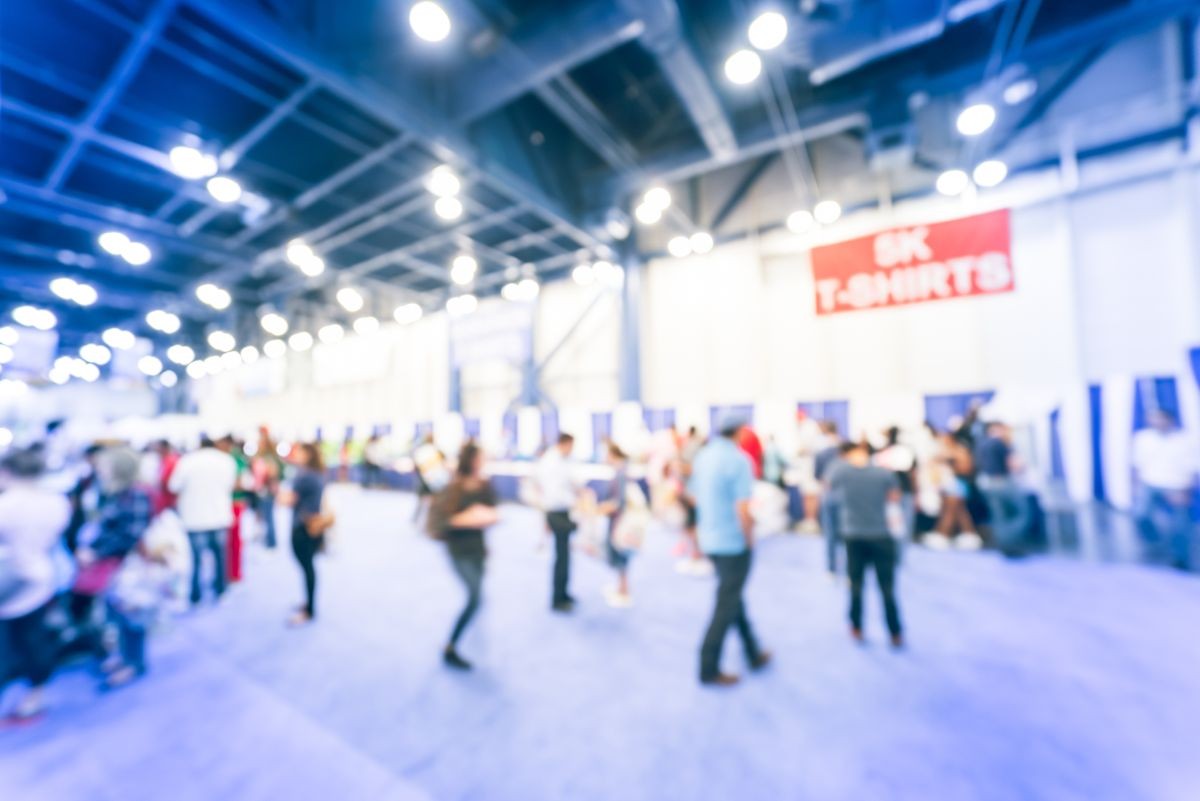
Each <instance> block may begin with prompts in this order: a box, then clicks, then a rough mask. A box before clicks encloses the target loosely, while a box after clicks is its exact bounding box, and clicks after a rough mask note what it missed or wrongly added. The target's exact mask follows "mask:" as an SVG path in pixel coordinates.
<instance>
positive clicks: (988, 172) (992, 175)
mask: <svg viewBox="0 0 1200 801" xmlns="http://www.w3.org/2000/svg"><path fill="white" fill-rule="evenodd" d="M971 175H972V177H973V178H974V179H975V183H976V185H978V186H981V187H983V188H984V189H990V188H991V187H993V186H996V185H998V184H999V183H1000V182H1002V181H1003V180H1004V179H1005V178H1007V177H1008V165H1007V164H1005V163H1004V162H1003V161H1000V160H999V159H988V160H987V161H981V162H979V163H978V164H976V165H975V170H974V171H973V172H972V173H971Z"/></svg>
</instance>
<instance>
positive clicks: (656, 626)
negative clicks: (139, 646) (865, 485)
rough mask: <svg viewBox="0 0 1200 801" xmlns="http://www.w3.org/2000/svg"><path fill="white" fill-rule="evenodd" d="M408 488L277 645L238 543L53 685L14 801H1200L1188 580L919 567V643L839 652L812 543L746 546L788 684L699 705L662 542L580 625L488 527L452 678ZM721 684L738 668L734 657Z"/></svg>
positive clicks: (834, 615) (367, 509)
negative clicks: (469, 620)
mask: <svg viewBox="0 0 1200 801" xmlns="http://www.w3.org/2000/svg"><path fill="white" fill-rule="evenodd" d="M411 503H412V501H411V499H410V498H409V497H408V496H402V495H393V494H386V493H366V494H363V493H360V492H358V491H357V490H343V491H341V492H340V493H339V495H338V497H337V505H338V508H339V517H340V520H341V532H340V536H339V539H338V541H337V543H336V545H335V547H334V548H333V549H332V552H331V553H330V554H328V555H327V556H326V557H324V558H323V560H322V561H321V564H320V566H319V567H320V572H321V586H320V607H321V608H320V621H319V623H317V624H316V625H314V626H312V627H310V628H307V629H304V630H288V629H285V628H284V626H283V625H282V622H283V620H284V618H285V616H286V615H287V612H288V610H289V609H290V608H291V607H292V606H293V605H294V604H295V603H296V601H297V600H298V593H299V578H298V574H297V571H296V569H295V567H294V565H293V563H292V561H291V558H290V554H288V553H287V552H286V551H285V550H280V551H277V552H267V551H264V550H262V549H260V548H252V549H251V551H250V554H249V561H248V564H247V577H246V581H245V582H244V584H243V585H241V586H240V587H238V588H237V589H236V590H235V591H233V592H232V593H231V595H230V596H229V597H228V598H227V600H226V601H225V602H224V603H223V604H222V605H221V606H220V607H218V608H205V609H202V610H200V611H197V612H194V613H192V614H189V615H187V616H185V617H184V618H182V619H180V620H179V621H178V622H177V623H176V624H175V625H174V626H173V627H172V628H171V629H170V630H168V631H165V632H162V633H161V634H160V635H159V636H157V637H156V638H155V639H154V640H153V641H152V644H151V648H152V660H153V663H152V668H151V672H150V674H149V675H148V676H146V677H145V678H144V679H143V680H142V681H141V682H139V683H137V684H135V685H134V686H131V687H129V688H126V689H124V690H122V691H119V692H114V693H109V694H98V693H96V691H95V689H94V684H93V681H92V679H91V678H90V677H89V676H87V675H86V674H85V673H84V672H83V671H71V672H67V673H65V674H63V675H61V676H60V677H59V678H58V679H56V681H55V683H54V685H53V687H52V692H51V699H50V700H51V702H52V704H53V708H52V711H51V712H50V714H49V715H48V716H47V717H46V718H45V719H44V720H43V721H41V722H40V723H39V724H37V725H34V726H30V727H25V728H19V729H9V730H6V731H0V799H6V800H7V799H19V800H20V801H51V800H53V801H109V799H112V801H143V799H144V800H145V801H160V800H161V799H172V800H173V801H192V800H193V799H195V800H196V801H199V800H200V799H204V800H205V801H210V800H212V799H239V800H241V799H246V800H247V801H250V800H251V799H253V800H255V801H257V799H263V800H264V801H266V799H270V800H271V801H277V800H278V799H288V801H308V799H312V800H313V801H317V800H318V799H320V801H325V800H326V799H335V798H336V799H348V800H353V801H358V800H359V799H363V800H364V801H365V800H367V799H371V800H372V801H374V800H376V799H379V800H381V801H399V800H400V799H438V800H439V801H452V800H457V799H489V800H491V799H513V801H540V800H541V799H546V800H547V801H559V800H560V799H572V801H600V800H601V799H604V800H607V799H614V800H617V799H619V800H620V801H640V800H641V799H645V800H646V801H663V799H699V800H704V799H721V800H722V801H724V800H725V799H735V798H736V799H768V798H773V799H774V798H777V799H789V800H792V799H796V800H799V801H803V800H804V799H814V800H815V801H842V800H843V799H844V800H845V801H851V799H853V801H861V800H862V799H880V800H881V801H901V800H903V799H914V801H915V800H916V799H920V800H921V801H928V799H951V800H952V801H1031V800H1036V801H1058V800H1059V799H1063V800H1064V801H1065V800H1067V799H1072V800H1073V799H1080V801H1082V800H1083V799H1087V801H1135V800H1136V801H1195V799H1196V798H1197V797H1200V796H1198V793H1200V789H1198V788H1200V761H1198V760H1197V759H1196V746H1197V744H1198V743H1200V740H1198V739H1197V731H1198V730H1200V729H1198V728H1197V727H1198V723H1197V721H1200V639H1198V638H1196V637H1194V636H1193V630H1194V627H1195V622H1196V621H1197V620H1200V579H1197V577H1195V576H1184V575H1179V574H1175V573H1172V572H1170V571H1166V570H1160V569H1153V568H1148V567H1139V566H1135V565H1115V564H1097V563H1093V562H1087V561H1081V560H1068V559H1063V558H1041V559H1031V560H1027V561H1024V562H1020V563H1006V562H1003V561H1001V560H1000V559H998V558H997V557H995V556H994V555H991V554H967V553H955V552H950V553H931V552H926V551H923V550H919V549H916V550H912V551H911V552H910V553H909V554H908V558H907V560H906V564H905V567H904V571H903V573H902V576H901V585H900V586H901V593H902V603H903V612H904V615H905V618H906V623H907V627H908V632H909V638H910V648H909V649H908V650H907V651H906V652H903V653H899V654H896V653H892V652H891V651H890V650H889V649H887V648H885V647H884V646H883V645H882V642H883V633H882V627H881V622H880V610H879V608H878V603H877V599H875V598H874V597H872V598H871V599H870V602H869V611H870V614H871V617H870V620H869V624H868V629H869V631H868V634H869V636H870V638H871V640H872V643H871V644H870V645H869V646H867V647H865V648H860V647H856V646H854V645H853V644H851V643H850V642H849V640H848V638H847V636H846V629H845V623H844V605H845V598H844V592H845V589H844V587H842V586H840V585H836V584H834V583H832V582H831V581H830V580H829V579H828V578H827V577H826V576H825V575H824V573H823V572H822V570H821V568H820V565H821V551H820V546H819V543H818V542H817V541H816V540H815V539H813V538H805V537H795V536H788V537H777V538H773V539H770V540H768V541H766V542H764V543H762V545H761V547H760V548H759V551H758V553H757V554H756V560H757V562H756V565H755V573H754V575H753V577H752V579H751V586H750V589H749V593H748V599H749V607H750V611H751V615H752V617H753V619H754V621H755V624H756V626H757V628H758V630H759V633H760V635H761V637H762V639H763V640H764V641H765V642H766V643H767V644H768V645H769V646H770V647H772V648H773V649H774V651H775V653H776V656H777V660H778V661H777V664H776V665H775V667H773V668H772V669H771V670H769V671H768V672H766V673H764V674H761V675H755V676H752V677H749V678H748V679H747V680H746V682H745V683H744V684H743V685H742V686H741V687H738V688H736V689H733V690H726V691H714V690H707V689H702V688H700V687H698V686H697V684H696V682H695V680H694V676H695V672H696V653H695V652H696V645H697V643H698V640H699V637H700V634H701V631H702V628H703V625H704V622H705V617H706V615H707V614H708V612H709V605H710V603H711V592H712V583H711V580H708V579H697V578H691V577H684V576H680V575H678V574H676V573H675V572H674V570H673V569H672V560H671V556H670V553H669V548H670V544H671V543H670V538H669V537H667V536H665V535H664V536H662V537H659V538H657V539H652V540H651V541H650V543H649V544H648V546H647V548H646V550H645V552H644V553H642V554H640V555H639V556H638V558H637V560H636V562H635V563H634V566H633V573H632V579H633V584H634V592H635V595H636V605H635V606H634V607H633V608H632V609H628V610H614V609H610V608H608V607H607V606H605V604H604V603H603V601H602V595H601V591H602V588H603V586H604V585H605V584H606V583H607V582H608V581H609V579H610V577H609V575H608V571H607V569H606V568H605V567H604V565H603V564H601V563H600V562H598V561H595V560H593V559H590V558H586V557H581V558H579V559H578V560H577V569H576V571H575V576H574V591H575V593H576V594H577V595H578V596H579V597H580V600H581V602H582V604H581V608H580V610H579V611H578V613H577V614H575V615H574V616H572V617H562V616H555V615H551V614H550V613H549V611H548V610H547V601H548V597H547V595H548V578H549V558H548V554H547V553H545V552H544V551H543V550H540V549H539V548H538V543H539V536H540V535H539V523H538V520H537V518H536V516H533V515H532V514H531V513H530V512H528V511H525V510H521V509H516V508H514V509H511V510H510V511H509V512H508V513H507V514H508V519H507V521H506V522H505V524H503V525H502V526H500V527H499V528H498V529H497V530H495V531H493V532H492V533H491V534H490V543H491V552H492V553H491V559H490V563H489V572H488V576H487V581H486V587H485V593H486V599H487V600H486V605H485V608H484V610H483V612H482V614H481V617H480V619H479V622H478V625H477V626H476V627H475V628H474V629H473V630H472V631H471V632H470V633H469V634H468V636H467V638H466V640H465V642H464V644H463V651H464V652H465V653H466V654H468V655H469V656H470V657H472V658H474V659H476V660H477V664H478V669H477V670H476V671H475V672H474V673H472V674H469V675H459V674H453V673H449V672H447V671H446V670H445V669H443V668H442V666H441V665H440V664H439V662H438V659H437V656H438V650H439V647H440V645H441V643H442V641H443V638H444V637H445V634H446V632H447V630H448V628H449V625H450V622H451V620H452V619H453V617H454V614H455V613H456V611H457V607H458V605H459V604H460V602H461V591H460V589H459V586H458V584H457V583H456V580H455V578H454V576H453V575H452V573H451V571H450V569H449V566H448V564H447V562H446V558H445V554H444V553H443V551H442V548H441V546H439V545H438V544H437V543H435V542H432V541H430V540H428V539H426V538H424V537H422V536H421V535H419V534H417V533H416V531H415V529H414V528H413V527H412V525H411V524H410V523H409V522H408V521H409V516H410V513H411V508H412V507H411ZM726 660H727V667H729V668H730V669H733V670H737V671H739V672H740V671H741V669H742V665H741V663H740V655H739V653H738V649H737V648H736V647H735V646H734V645H733V644H732V643H730V644H729V645H728V646H727V648H726Z"/></svg>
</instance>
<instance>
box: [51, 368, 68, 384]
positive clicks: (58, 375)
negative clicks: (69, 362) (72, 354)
mask: <svg viewBox="0 0 1200 801" xmlns="http://www.w3.org/2000/svg"><path fill="white" fill-rule="evenodd" d="M46 377H47V378H49V379H50V380H51V381H53V382H54V383H55V384H60V385H61V384H65V383H67V382H68V381H70V380H71V374H70V373H68V372H67V371H66V370H59V369H58V368H57V367H56V368H54V369H53V370H51V371H50V372H49V373H47V374H46Z"/></svg>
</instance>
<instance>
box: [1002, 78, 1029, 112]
mask: <svg viewBox="0 0 1200 801" xmlns="http://www.w3.org/2000/svg"><path fill="white" fill-rule="evenodd" d="M1036 93H1037V81H1035V80H1034V79H1033V78H1022V79H1021V80H1019V81H1013V82H1012V83H1010V84H1009V85H1008V86H1007V87H1005V89H1004V102H1005V103H1007V104H1008V105H1010V106H1016V105H1020V104H1021V103H1024V102H1025V101H1026V100H1028V99H1029V98H1031V97H1033V96H1034V95H1035V94H1036Z"/></svg>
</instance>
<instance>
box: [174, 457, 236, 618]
mask: <svg viewBox="0 0 1200 801" xmlns="http://www.w3.org/2000/svg"><path fill="white" fill-rule="evenodd" d="M236 484H237V463H236V462H234V460H233V457H232V456H230V455H229V454H228V453H227V452H226V451H225V450H223V449H221V448H219V447H217V444H216V443H214V442H213V441H212V440H211V439H210V438H208V437H207V436H205V437H201V439H200V448H199V449H198V450H195V451H193V452H191V453H189V454H186V455H184V456H183V457H182V458H181V459H180V460H179V464H177V465H176V466H175V472H174V473H172V475H171V479H170V481H169V482H168V484H167V485H168V487H169V488H170V490H171V492H173V493H175V495H176V496H177V497H178V503H177V507H178V511H179V518H180V521H181V522H182V523H183V528H184V530H185V531H187V533H188V540H189V541H190V543H191V546H192V591H191V596H190V597H191V602H192V604H198V603H200V600H201V597H202V594H201V591H200V571H201V570H202V569H203V566H204V553H205V552H206V551H207V552H208V553H211V554H212V557H213V595H214V597H215V599H217V600H219V599H220V597H221V596H222V595H224V594H225V579H226V576H225V547H226V539H227V537H228V533H229V528H230V526H232V525H233V504H232V503H231V502H230V499H231V498H232V497H233V490H234V487H235V485H236Z"/></svg>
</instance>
